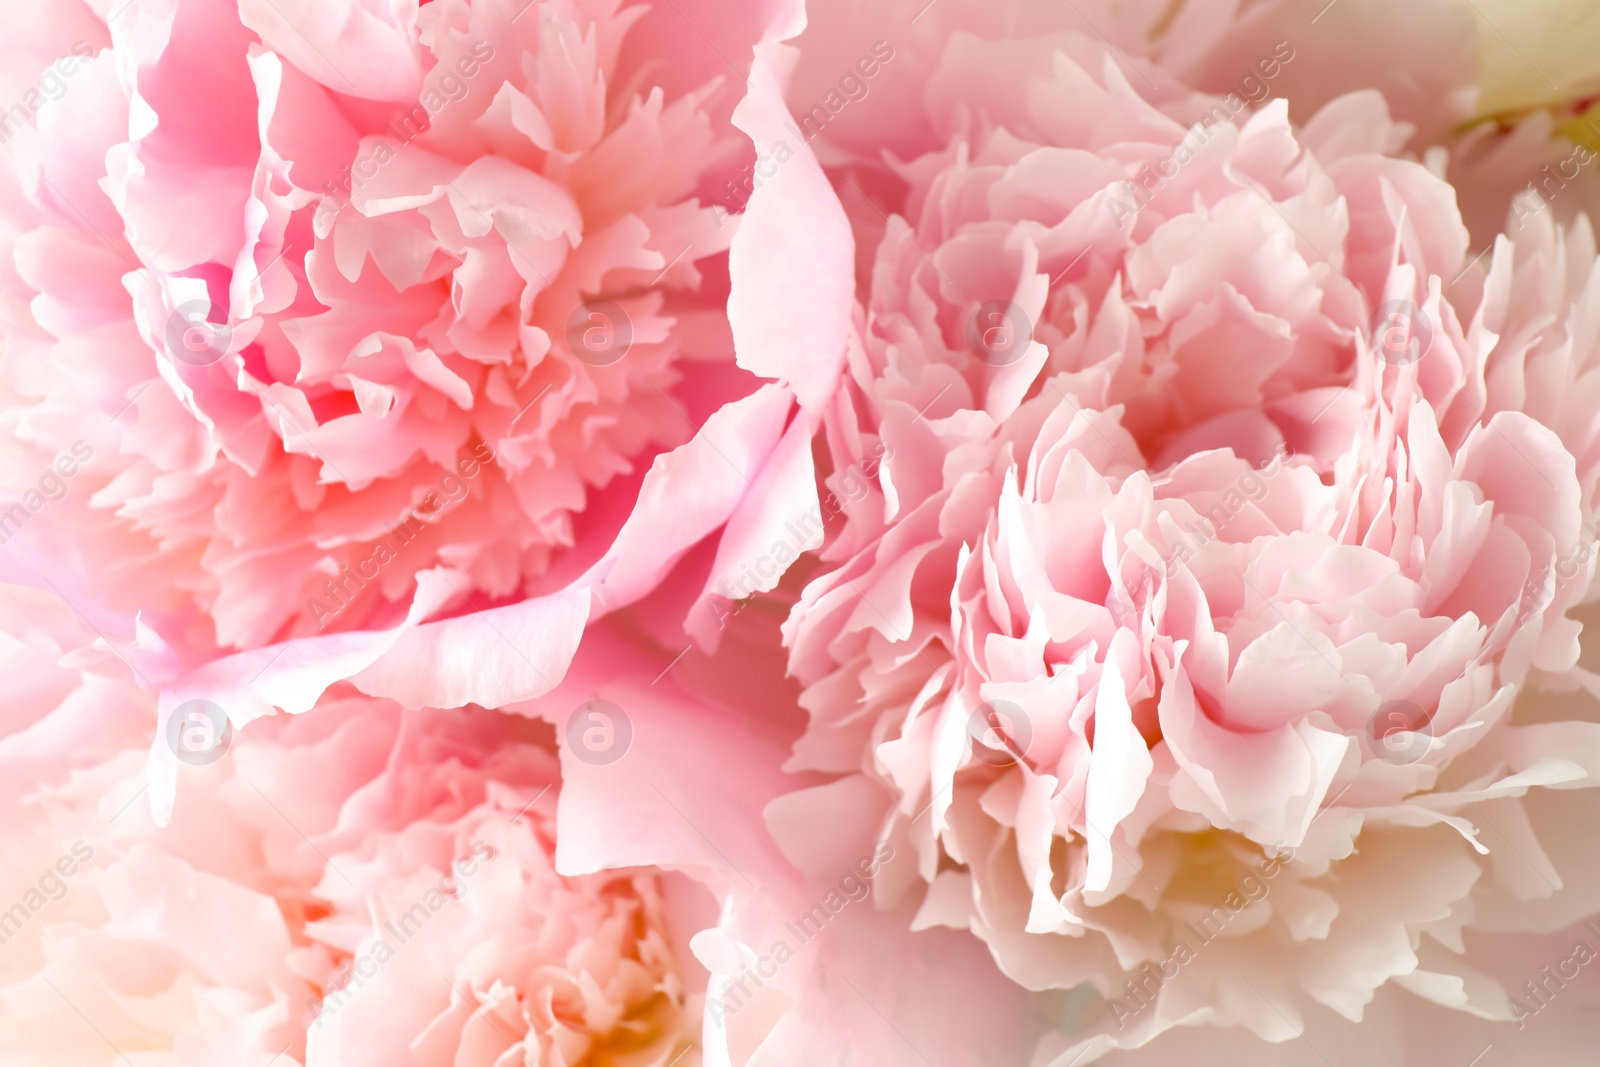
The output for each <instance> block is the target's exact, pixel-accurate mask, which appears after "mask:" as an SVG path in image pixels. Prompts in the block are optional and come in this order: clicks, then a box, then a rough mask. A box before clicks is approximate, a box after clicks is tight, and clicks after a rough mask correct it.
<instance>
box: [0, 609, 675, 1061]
mask: <svg viewBox="0 0 1600 1067" xmlns="http://www.w3.org/2000/svg"><path fill="white" fill-rule="evenodd" d="M0 600H3V605H0V626H3V629H4V631H5V633H6V634H7V635H8V636H7V637H6V638H5V645H6V648H5V653H6V655H7V657H8V668H11V669H12V670H13V673H12V675H11V676H12V677H14V678H16V679H17V680H18V681H19V682H20V681H27V682H29V683H31V684H29V685H28V686H27V689H26V691H25V699H23V700H19V701H16V702H14V703H15V704H16V707H15V708H14V709H13V712H12V720H11V721H10V722H8V723H7V724H6V733H5V735H4V737H3V738H0V765H3V766H6V767H7V768H9V769H12V770H13V771H15V770H16V769H17V768H19V767H21V766H24V765H27V766H29V767H30V768H31V771H30V775H29V777H30V779H31V781H30V783H29V786H28V787H27V788H25V789H13V790H12V791H11V792H10V793H8V795H6V796H5V797H4V804H5V810H6V813H7V822H8V827H7V829H6V831H5V848H6V854H7V858H8V874H7V876H6V887H5V888H6V893H7V897H6V903H7V904H8V905H10V904H13V903H14V904H15V905H16V906H15V907H12V908H11V910H10V911H9V912H7V913H4V914H3V915H0V935H3V936H4V937H5V941H6V943H5V946H4V947H5V953H4V960H3V966H4V970H3V971H0V1019H3V1020H4V1021H3V1022H0V1035H3V1036H0V1048H3V1049H5V1055H6V1057H7V1062H16V1063H19V1064H20V1063H29V1064H31V1063H41V1064H42V1063H62V1062H68V1063H83V1064H89V1063H102V1062H105V1061H106V1057H107V1056H108V1055H112V1056H115V1055H116V1054H117V1053H120V1054H122V1055H125V1056H130V1057H135V1058H138V1057H140V1056H150V1057H156V1059H152V1062H163V1063H166V1062H170V1063H174V1064H196V1065H198V1064H205V1063H217V1062H265V1061H266V1060H268V1059H271V1058H273V1057H274V1056H282V1057H283V1062H286V1063H296V1064H306V1065H311V1064H330V1065H331V1064H356V1063H373V1064H390V1063H397V1062H408V1063H417V1064H461V1063H474V1064H479V1063H481V1064H489V1063H495V1062H506V1061H505V1059H504V1057H506V1056H514V1057H515V1059H516V1060H517V1061H518V1062H524V1061H526V1062H537V1063H545V1064H568V1065H574V1067H575V1065H578V1064H600V1063H629V1064H637V1065H641V1067H643V1065H658V1067H664V1065H665V1064H667V1063H669V1062H676V1063H680V1064H693V1063H697V1062H698V1060H697V1059H696V1058H695V1056H693V1055H689V1054H688V1053H689V1051H690V1050H691V1049H692V1048H693V1047H694V1046H695V1045H696V1034H697V1031H698V1025H697V1024H698V1017H699V1010H700V994H699V992H698V991H697V989H696V985H697V984H700V983H703V981H704V977H703V972H697V971H696V970H694V969H693V966H694V965H693V964H692V962H689V967H687V968H686V967H684V966H683V965H682V962H683V961H687V959H688V958H687V947H686V941H685V940H684V939H685V938H686V937H687V935H688V933H690V932H692V926H693V924H695V923H697V922H700V921H702V920H701V919H700V913H701V912H702V911H703V910H704V905H703V904H702V903H700V901H699V898H698V896H697V895H696V894H697V893H698V892H699V891H698V890H696V889H695V888H694V887H693V886H692V884H690V883H688V882H687V881H686V880H684V879H682V878H681V877H679V876H674V875H667V874H664V873H662V872H659V871H649V870H634V871H618V872H606V873H597V874H592V875H588V876H585V877H579V878H564V877H562V876H560V875H558V874H557V873H555V869H554V853H555V849H556V841H555V815H556V806H557V804H556V802H557V798H558V796H559V790H558V788H557V784H558V763H557V758H556V755H555V753H554V750H553V748H554V745H553V739H552V738H551V736H550V731H549V729H548V727H545V726H543V725H542V724H539V723H535V722H531V721H529V720H527V719H523V718H521V717H519V716H515V715H506V714H502V713H500V712H491V711H485V710H483V709H470V710H464V711H456V712H440V711H422V712H408V711H404V710H403V709H401V708H399V707H397V706H395V705H393V704H391V703H389V702H387V701H379V700H373V699H370V698H366V697H361V696H358V695H357V696H348V695H346V696H339V695H335V696H331V697H330V698H329V699H328V700H326V701H325V702H324V704H323V705H322V706H320V707H319V708H317V709H316V712H315V713H314V714H311V715H306V716H296V717H279V718H274V719H268V720H264V721H261V722H258V723H255V724H253V726H252V727H251V728H250V729H249V730H246V731H240V732H237V733H225V734H222V735H211V737H212V740H211V742H210V743H209V744H205V745H195V744H191V743H190V741H189V740H188V739H182V740H179V741H178V742H177V744H178V747H179V748H180V749H181V750H182V751H183V752H184V754H185V756H184V762H185V764H186V767H185V772H184V773H185V775H186V776H188V780H187V781H186V788H185V790H184V791H183V792H182V793H181V794H180V801H179V803H178V805H177V807H176V810H175V812H174V814H173V819H172V822H171V825H170V826H169V827H167V828H164V829H158V828H156V827H155V826H154V825H153V824H152V822H151V820H150V815H149V809H148V806H147V805H145V804H141V803H138V801H139V800H140V799H141V794H142V793H143V792H144V790H145V788H147V787H146V786H145V785H144V777H145V770H144V767H145V757H144V752H143V749H144V747H145V746H146V745H147V744H148V743H149V733H150V729H151V725H152V724H153V722H154V721H155V720H154V714H153V710H154V709H153V706H152V705H153V700H152V699H151V697H150V696H149V695H148V694H144V693H141V692H140V690H139V689H138V688H137V687H136V686H135V685H134V684H133V683H132V681H131V680H129V678H128V671H127V668H126V667H124V666H123V665H122V664H121V663H120V661H118V660H117V659H116V658H115V657H114V656H113V655H112V654H111V653H109V652H106V651H105V650H103V649H100V650H98V651H97V650H95V649H93V648H91V647H90V643H91V642H92V641H93V639H94V634H93V632H92V631H90V630H88V629H87V628H85V627H84V626H82V625H81V624H80V623H78V622H77V621H76V619H75V618H74V617H73V616H72V613H71V611H70V609H68V608H67V607H66V605H64V604H62V603H61V602H60V601H58V600H55V599H54V598H51V597H47V596H43V595H40V594H37V593H34V592H32V591H31V590H25V589H21V588H18V587H14V586H0ZM189 714H190V716H191V721H190V722H187V723H185V728H186V729H187V728H198V727H201V726H203V725H204V718H205V714H206V712H205V711H204V710H203V709H192V710H191V711H190V712H189ZM85 737H87V738H89V739H91V740H90V742H89V743H88V744H84V743H83V742H82V739H83V738H85ZM9 780H13V781H15V780H16V779H15V778H12V779H9ZM24 813H26V818H25V819H24V818H22V816H23V814H24ZM35 898H38V899H37V900H36V899H35ZM682 927H690V929H688V930H684V929H680V928H682ZM697 973H698V974H699V975H700V977H698V978H697V977H696V975H697ZM85 1020H87V1021H88V1023H89V1025H88V1026H85V1025H84V1022H85ZM108 1043H109V1045H110V1046H111V1050H114V1051H110V1050H108V1049H107V1044H108Z"/></svg>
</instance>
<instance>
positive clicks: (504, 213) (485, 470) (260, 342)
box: [0, 0, 783, 657]
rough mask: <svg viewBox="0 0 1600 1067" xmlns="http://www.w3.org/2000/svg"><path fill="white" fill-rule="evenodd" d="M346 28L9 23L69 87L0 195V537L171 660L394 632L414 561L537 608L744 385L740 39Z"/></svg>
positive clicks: (167, 18)
mask: <svg viewBox="0 0 1600 1067" xmlns="http://www.w3.org/2000/svg"><path fill="white" fill-rule="evenodd" d="M378 6H379V7H383V8H384V10H383V11H381V12H380V11H379V10H378V8H376V7H373V6H372V5H367V4H358V3H355V2H354V0H338V2H336V3H332V4H320V5H319V4H305V3H293V4H288V5H284V4H281V3H272V2H267V0H245V2H243V3H240V4H238V5H237V6H235V5H232V4H225V3H210V2H197V3H181V4H168V5H164V6H163V5H156V6H151V5H148V4H143V3H135V4H130V5H118V9H117V10H116V12H115V17H112V18H110V19H109V22H107V21H105V20H104V19H103V18H94V17H90V16H88V15H87V14H86V13H85V14H82V15H81V16H80V14H79V13H76V10H75V6H74V13H73V14H72V15H71V17H69V16H68V15H67V14H63V15H61V16H60V17H59V19H49V20H35V21H36V22H42V23H43V27H42V28H40V29H39V30H38V32H37V33H35V34H33V36H34V37H38V38H41V40H40V41H39V42H38V43H37V47H34V48H32V49H31V50H30V52H29V59H30V60H34V61H35V62H34V68H35V69H40V68H45V69H47V70H49V71H51V72H54V71H55V67H48V68H46V64H48V63H50V61H52V60H54V59H55V58H56V56H57V55H67V56H68V57H69V59H71V60H72V61H73V63H74V65H73V67H72V69H71V70H70V71H69V72H68V73H67V74H66V75H64V76H63V77H62V79H61V84H62V85H63V86H64V90H63V92H62V94H60V95H59V96H53V97H52V98H51V99H47V100H45V101H44V102H43V104H42V105H41V107H40V109H39V111H38V113H37V116H36V127H37V128H33V127H32V126H26V125H24V126H22V127H20V128H19V129H17V130H16V131H13V134H14V135H13V136H12V138H11V140H10V144H9V145H8V149H9V158H10V159H11V161H12V166H11V167H10V169H9V170H8V171H7V173H8V175H9V177H8V178H7V179H6V186H5V191H4V193H3V194H0V203H3V210H4V212H5V218H6V221H7V224H8V225H7V230H6V237H5V246H6V250H7V253H8V254H7V257H6V258H7V260H8V262H9V261H12V260H14V261H15V269H14V271H13V272H8V274H7V277H6V279H5V284H6V291H7V294H8V297H7V306H6V311H5V320H4V321H5V327H4V329H5V336H6V350H7V355H6V361H5V373H4V378H5V381H6V385H5V389H6V397H7V405H6V407H7V410H6V419H7V422H6V427H7V431H6V433H5V435H4V437H5V439H6V444H7V447H8V454H10V455H12V456H13V457H15V460H16V462H15V463H14V464H13V465H11V469H10V470H8V473H7V478H8V483H7V487H8V490H10V491H11V494H12V499H8V500H7V501H6V502H5V503H6V507H7V509H8V510H6V512H5V516H6V520H5V521H6V525H5V529H4V534H5V536H6V537H7V538H10V537H12V536H15V535H16V534H17V532H18V530H19V529H20V528H24V527H26V530H27V533H28V535H29V537H30V538H31V539H32V540H34V541H37V542H40V543H43V544H49V543H51V542H52V541H53V540H55V539H56V538H58V537H60V536H61V534H62V532H64V531H70V535H69V536H70V540H71V543H72V545H73V546H74V548H75V549H76V550H77V551H78V552H79V553H81V555H82V556H83V557H84V560H85V568H86V569H87V570H88V571H90V572H91V573H92V574H94V576H95V578H96V582H97V587H98V588H99V589H100V590H101V591H102V592H103V593H104V594H105V595H106V596H107V597H108V598H110V600H111V602H112V603H113V605H114V606H115V607H116V608H117V609H119V610H122V611H125V612H128V613H130V614H131V613H132V612H134V611H139V612H142V613H143V617H144V619H145V621H146V623H147V624H148V625H150V626H152V627H153V628H154V629H155V630H156V631H157V632H160V633H162V634H163V635H165V636H166V637H167V639H168V640H169V641H172V642H174V643H176V644H177V645H178V646H179V647H180V648H181V649H187V650H191V652H190V654H191V655H193V656H199V657H204V656H205V655H208V654H210V653H211V652H212V651H213V650H215V649H216V648H218V647H220V648H222V649H224V650H226V649H229V648H250V647H259V646H262V645H265V644H268V643H270V642H273V641H275V640H282V639H285V638H291V637H295V636H304V635H315V634H326V633H333V632H340V631H349V630H359V629H370V628H374V627H380V628H381V627H386V626H392V625H393V624H395V623H396V622H398V621H399V620H400V619H401V618H403V617H404V616H405V614H406V611H407V606H408V605H409V604H411V603H412V602H413V595H414V593H415V588H416V582H415V578H416V575H417V574H418V573H419V572H423V571H428V570H432V569H439V568H445V569H448V570H449V571H450V572H451V575H452V577H451V581H452V583H453V586H454V591H455V596H456V600H457V606H456V608H455V609H454V610H466V608H464V607H462V605H463V604H466V605H470V606H472V607H482V606H484V605H485V604H488V603H496V602H503V601H507V600H511V599H517V598H521V597H523V596H526V595H528V594H530V593H532V592H536V591H537V589H538V588H539V583H540V582H541V580H542V579H544V578H546V577H547V576H548V575H549V574H550V572H551V568H552V566H553V564H554V562H555V561H557V560H558V559H563V558H566V556H567V554H568V553H569V550H571V549H573V548H574V546H575V545H577V544H578V543H579V541H580V540H582V542H583V544H582V546H580V547H579V549H578V553H579V557H580V558H578V559H576V560H574V561H573V562H574V563H575V564H577V566H576V567H575V570H581V569H582V567H583V566H585V565H587V564H588V563H591V562H593V561H594V559H595V558H596V557H597V556H598V555H599V552H598V551H597V550H591V548H590V546H594V548H595V549H598V548H602V547H603V546H604V545H605V544H606V542H607V541H608V540H609V538H610V537H611V535H613V534H614V533H615V532H616V530H617V527H618V526H619V525H620V522H621V519H622V518H623V517H625V516H626V514H627V512H628V507H629V505H630V504H631V502H632V501H633V500H634V498H635V497H636V496H637V495H638V493H639V492H640V476H641V475H642V473H643V471H644V470H645V469H646V468H648V467H649V465H650V462H651V460H652V459H653V458H654V457H656V456H658V455H660V454H663V453H664V452H665V451H667V450H670V449H672V448H675V447H677V446H680V445H682V444H684V443H685V442H687V441H689V440H690V439H691V438H692V437H693V436H694V434H695V432H696V429H697V427H700V426H701V425H702V424H703V423H704V422H705V420H706V419H707V418H708V417H709V416H711V415H712V414H713V413H715V412H717V411H718V410H719V408H720V407H721V406H722V405H723V404H724V403H726V402H731V401H737V400H739V399H741V398H746V397H748V396H749V395H750V394H751V393H752V391H753V390H755V388H756V386H758V385H759V384H760V383H759V382H758V381H757V380H756V379H755V378H753V377H752V376H751V375H749V374H748V373H746V372H745V371H743V370H740V369H739V368H738V367H736V366H735V365H734V354H733V348H732V344H731V339H730V337H729V334H728V331H727V328H726V326H725V320H724V317H723V315H722V312H721V305H722V303H723V300H724V297H725V293H726V287H727V282H726V280H725V271H726V268H725V265H724V262H723V259H722V253H723V252H725V251H726V249H727V246H728V242H729V239H730V237H731V235H732V233H733V232H734V229H735V226H734V225H733V223H732V221H731V220H729V219H727V218H726V217H725V216H726V212H724V211H722V210H721V209H720V208H718V209H715V210H713V208H712V206H710V205H708V203H707V202H706V198H705V190H708V189H711V188H713V187H714V184H715V183H716V182H718V181H720V180H721V174H722V172H723V171H724V170H727V169H729V168H732V167H733V166H734V165H735V164H736V159H737V157H738V156H739V155H740V154H741V152H742V151H748V150H747V149H742V148H741V145H742V144H743V138H742V137H741V136H740V135H739V134H738V133H737V131H735V130H733V129H732V128H731V127H730V126H729V125H728V122H727V117H728V113H729V111H730V109H731V106H732V103H733V101H734V99H735V98H736V97H735V94H734V93H733V92H732V89H733V88H735V87H737V82H736V81H734V80H732V79H730V78H729V77H728V75H729V73H730V71H729V68H728V64H727V63H726V62H725V61H724V59H723V58H721V54H720V53H723V52H731V53H732V54H734V55H739V54H740V49H741V46H742V48H743V51H744V53H745V54H746V55H747V54H748V51H749V47H750V45H751V44H752V43H753V42H754V40H755V39H756V37H757V36H758V34H759V32H760V31H761V30H762V29H763V28H764V25H765V24H764V21H763V18H764V16H763V14H762V12H761V11H759V10H756V9H749V8H746V9H740V10H737V11H736V10H734V9H732V8H728V9H726V10H725V9H724V7H725V5H718V4H704V5H701V4H695V5H690V8H689V10H687V11H684V10H679V11H675V10H674V9H673V8H672V7H671V6H656V7H652V8H647V7H645V6H639V5H635V6H631V7H623V6H622V5H621V4H620V3H619V2H616V0H600V2H594V3H591V2H588V0H584V2H569V0H538V2H536V3H534V4H531V5H529V4H527V3H525V2H523V0H473V2H468V0H436V2H433V3H429V4H426V5H423V6H421V7H420V8H419V7H418V6H417V5H415V4H409V5H408V4H398V5H388V6H386V5H378ZM685 19H689V20H691V21H689V22H687V23H686V22H685ZM13 21H16V17H13ZM705 24H714V25H715V30H714V33H715V36H714V37H712V38H706V37H703V36H702V35H700V34H699V33H698V32H697V31H696V29H695V27H696V25H705ZM29 28H30V29H33V27H31V26H30V27H29ZM29 43H30V44H32V43H34V42H32V41H31V40H30V42H29ZM51 76H52V77H55V76H56V74H55V73H52V74H51ZM201 86H203V87H204V91H196V90H197V87H201ZM782 422H783V415H782V413H779V414H778V425H779V426H780V427H781V425H782ZM723 447H724V448H725V449H727V448H728V447H729V446H727V445H724V446H723ZM60 456H65V457H66V458H67V461H68V462H70V463H72V465H73V471H74V476H73V477H71V478H70V480H68V476H67V475H65V474H62V475H60V476H59V477H57V476H56V475H55V474H53V473H52V471H51V468H52V464H53V463H55V461H56V460H57V458H58V457H60ZM41 475H43V476H46V477H47V478H50V479H54V480H52V481H51V482H50V484H49V485H47V486H45V487H44V488H43V490H41V489H40V485H39V484H38V483H39V479H40V477H41ZM63 481H64V482H65V485H66V489H65V490H58V488H57V482H63ZM30 493H31V495H29V494H30ZM63 496H64V497H65V499H64V501H62V502H60V503H57V502H56V500H57V499H58V498H60V497H63ZM46 503H48V507H44V505H45V504H46ZM723 517H726V516H725V515H724V516H723ZM662 555H663V556H666V555H667V553H662Z"/></svg>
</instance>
